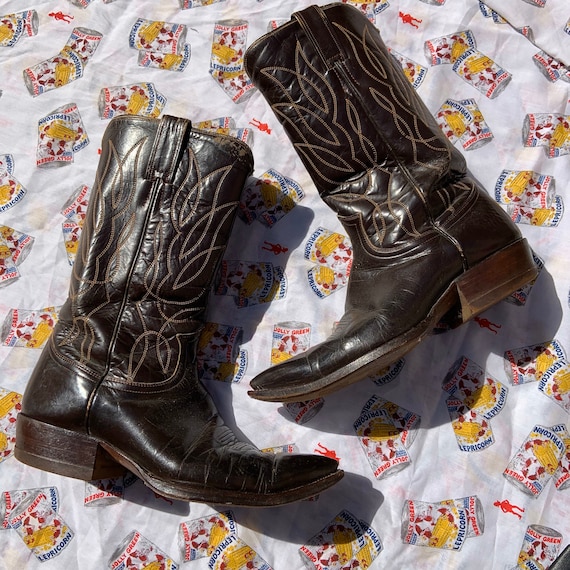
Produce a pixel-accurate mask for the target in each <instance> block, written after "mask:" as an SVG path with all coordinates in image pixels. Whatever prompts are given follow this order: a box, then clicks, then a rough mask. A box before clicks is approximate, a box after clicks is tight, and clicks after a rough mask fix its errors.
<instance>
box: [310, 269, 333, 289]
mask: <svg viewBox="0 0 570 570" xmlns="http://www.w3.org/2000/svg"><path fill="white" fill-rule="evenodd" d="M315 280H316V282H317V283H318V284H319V285H332V284H333V283H334V271H333V270H332V269H331V268H330V267H325V266H321V267H317V268H316V270H315Z"/></svg>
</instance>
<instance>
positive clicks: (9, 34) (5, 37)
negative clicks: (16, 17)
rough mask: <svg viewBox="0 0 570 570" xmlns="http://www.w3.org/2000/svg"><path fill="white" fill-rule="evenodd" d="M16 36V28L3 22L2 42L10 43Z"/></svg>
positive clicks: (0, 41) (0, 35)
mask: <svg viewBox="0 0 570 570" xmlns="http://www.w3.org/2000/svg"><path fill="white" fill-rule="evenodd" d="M13 37H14V30H12V28H10V26H7V25H6V24H2V25H1V26H0V44H2V43H4V42H6V43H8V42H9V41H10V40H11V39H12V38H13Z"/></svg>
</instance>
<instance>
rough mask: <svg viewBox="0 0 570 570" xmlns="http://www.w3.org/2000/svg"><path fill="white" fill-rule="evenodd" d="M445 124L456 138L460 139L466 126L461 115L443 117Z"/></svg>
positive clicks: (454, 114)
mask: <svg viewBox="0 0 570 570" xmlns="http://www.w3.org/2000/svg"><path fill="white" fill-rule="evenodd" d="M445 122H446V123H447V124H448V126H449V128H450V129H451V130H452V131H453V134H454V135H455V136H457V137H460V136H461V135H462V134H463V133H464V132H465V131H466V130H467V126H466V125H465V121H464V120H463V117H462V116H461V113H450V114H449V115H445Z"/></svg>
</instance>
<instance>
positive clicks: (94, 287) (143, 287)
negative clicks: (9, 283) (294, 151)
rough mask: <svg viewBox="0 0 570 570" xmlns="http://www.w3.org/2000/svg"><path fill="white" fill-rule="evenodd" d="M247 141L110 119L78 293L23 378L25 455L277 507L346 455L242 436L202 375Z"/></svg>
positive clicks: (173, 491)
mask: <svg viewBox="0 0 570 570" xmlns="http://www.w3.org/2000/svg"><path fill="white" fill-rule="evenodd" d="M252 168H253V158H252V155H251V151H250V149H249V148H248V147H247V146H246V145H245V144H243V143H241V142H240V141H238V140H236V139H234V138H232V137H227V136H223V135H211V134H207V133H204V132H200V131H197V130H193V129H192V128H191V124H190V122H189V121H187V120H185V119H178V118H174V117H168V116H167V117H164V118H163V119H161V120H157V119H146V118H141V117H126V116H122V117H119V118H116V119H113V120H112V121H111V123H110V124H109V126H108V128H107V130H106V132H105V136H104V138H103V142H102V154H101V158H100V163H99V168H98V171H97V177H96V181H95V185H94V187H93V190H92V194H91V198H90V203H89V208H88V212H87V219H86V222H85V226H84V228H83V233H82V236H81V240H80V242H81V243H80V246H79V253H78V255H77V258H76V261H75V265H74V266H73V274H72V278H71V285H70V292H69V297H68V299H67V301H66V303H65V304H64V306H63V308H62V310H61V313H60V316H59V322H58V323H57V325H56V327H55V330H54V331H53V334H52V336H51V338H50V340H49V343H48V345H47V346H46V347H45V349H44V351H43V352H42V354H41V357H40V360H39V362H38V364H37V366H36V368H35V370H34V372H33V374H32V377H31V379H30V380H29V383H28V385H27V388H26V390H25V393H24V397H23V402H22V411H21V413H20V414H19V416H18V420H17V435H16V450H15V455H16V457H17V458H18V459H19V460H20V461H22V462H24V463H27V464H29V465H32V466H34V467H38V468H40V469H44V470H47V471H53V472H55V473H58V474H61V475H64V476H69V477H76V478H79V479H85V480H93V479H100V478H107V477H112V476H117V475H119V474H121V473H123V472H124V471H125V468H127V469H128V470H130V471H131V472H133V473H135V474H136V475H138V476H139V477H140V478H141V479H142V480H143V481H144V482H145V483H146V484H147V485H148V486H149V487H151V488H152V489H153V490H154V491H156V492H157V493H159V494H161V495H163V496H166V497H171V498H174V499H180V500H187V501H201V502H212V503H225V504H235V505H254V506H265V505H278V504H281V503H287V502H291V501H295V500H299V499H303V498H306V497H309V496H311V495H314V494H316V493H319V492H320V491H322V490H324V489H326V488H327V487H329V486H331V485H332V484H333V483H335V482H336V481H338V480H339V479H340V478H341V477H342V471H338V469H337V468H338V464H337V462H336V461H334V460H331V459H329V458H326V457H321V456H313V455H285V454H281V455H274V454H271V453H262V452H260V451H259V450H258V449H257V448H255V447H254V446H253V445H251V444H249V443H247V442H244V441H240V440H238V438H237V437H236V436H235V434H234V433H233V432H232V431H231V430H230V429H229V428H228V427H227V426H226V425H224V422H223V421H222V419H221V418H220V416H219V415H218V412H217V410H216V408H215V406H214V403H213V401H212V400H211V399H210V397H209V395H208V394H207V392H206V391H205V389H204V388H203V386H202V385H201V384H200V382H199V381H198V378H197V375H196V345H197V341H198V337H199V335H200V331H201V329H202V326H203V320H204V312H205V308H206V301H207V299H208V294H209V291H210V287H211V284H212V279H213V277H214V274H215V271H216V269H217V267H218V264H219V262H220V261H221V258H222V255H223V253H224V250H225V247H226V245H227V242H228V239H229V236H230V231H231V228H232V225H233V222H234V219H235V215H236V212H237V208H238V203H239V198H240V194H241V190H242V188H243V185H244V182H245V179H246V177H247V176H248V175H249V174H250V173H251V171H252Z"/></svg>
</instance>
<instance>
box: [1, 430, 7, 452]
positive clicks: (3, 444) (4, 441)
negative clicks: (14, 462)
mask: <svg viewBox="0 0 570 570" xmlns="http://www.w3.org/2000/svg"><path fill="white" fill-rule="evenodd" d="M7 449H8V436H7V435H6V434H5V433H4V432H3V431H0V451H6V450H7Z"/></svg>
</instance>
